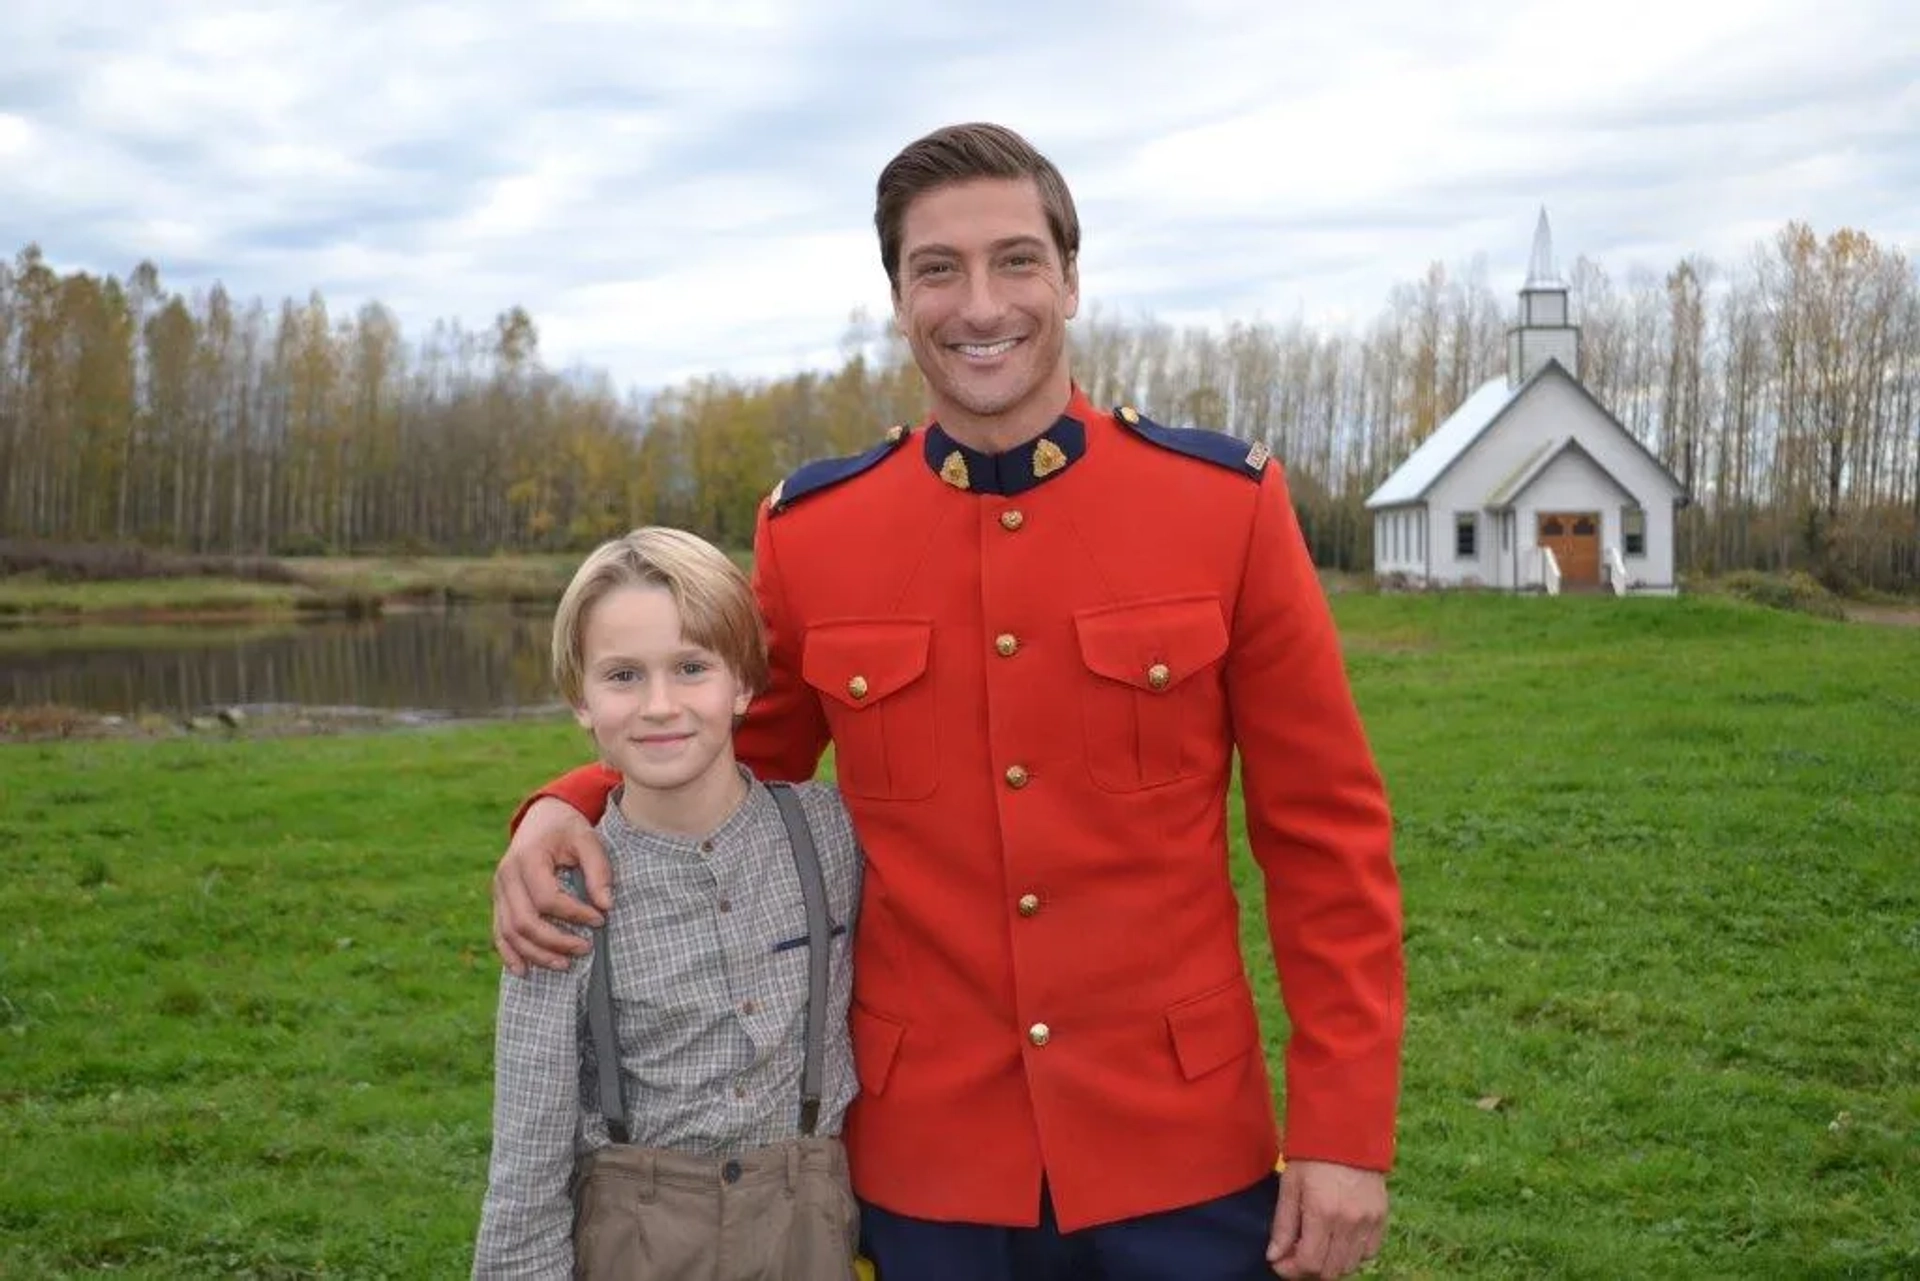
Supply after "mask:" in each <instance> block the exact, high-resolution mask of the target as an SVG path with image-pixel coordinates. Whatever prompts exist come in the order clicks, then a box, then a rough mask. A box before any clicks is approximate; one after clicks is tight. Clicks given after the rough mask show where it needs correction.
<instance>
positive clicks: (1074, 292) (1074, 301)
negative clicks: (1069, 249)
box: [1062, 257, 1080, 320]
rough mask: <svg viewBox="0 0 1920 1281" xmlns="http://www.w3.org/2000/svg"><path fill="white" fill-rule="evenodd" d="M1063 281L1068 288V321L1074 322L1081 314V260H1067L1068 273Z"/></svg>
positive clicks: (1066, 272)
mask: <svg viewBox="0 0 1920 1281" xmlns="http://www.w3.org/2000/svg"><path fill="white" fill-rule="evenodd" d="M1062 279H1063V280H1064V282H1065V284H1066V286H1067V319H1068V320H1072V319H1073V318H1074V317H1075V316H1077V315H1079V314H1080V259H1079V258H1077V257H1075V258H1069V259H1067V267H1066V271H1065V272H1064V273H1063V276H1062Z"/></svg>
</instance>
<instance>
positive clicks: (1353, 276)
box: [0, 0, 1920, 385]
mask: <svg viewBox="0 0 1920 1281" xmlns="http://www.w3.org/2000/svg"><path fill="white" fill-rule="evenodd" d="M959 119H1000V120H1004V121H1006V122H1007V123H1010V124H1013V125H1014V126H1015V127H1017V128H1020V129H1021V130H1023V131H1024V132H1026V133H1027V134H1028V135H1029V136H1030V137H1032V138H1033V139H1034V140H1035V141H1036V142H1037V143H1039V144H1040V145H1041V146H1042V147H1043V148H1044V149H1046V150H1047V151H1048V152H1049V153H1050V154H1051V155H1052V156H1053V157H1054V158H1055V159H1056V160H1057V161H1058V162H1059V163H1060V164H1061V166H1062V168H1063V169H1064V171H1065V172H1066V174H1067V177H1068V179H1069V181H1070V182H1071V183H1072V185H1073V187H1074V191H1075V193H1076V197H1077V199H1078V200H1079V202H1080V205H1081V212H1082V216H1083V220H1084V222H1085V224H1086V233H1087V248H1086V253H1085V257H1084V259H1083V263H1082V269H1083V271H1082V275H1083V281H1082V283H1083V296H1084V298H1085V299H1086V301H1087V302H1088V303H1089V304H1090V305H1093V304H1098V305H1101V306H1103V307H1104V308H1105V309H1107V310H1112V311H1119V312H1124V313H1128V314H1133V313H1138V312H1142V311H1151V312H1154V313H1155V314H1159V315H1162V316H1164V317H1166V318H1168V319H1181V320H1185V319H1196V318H1197V319H1203V320H1204V319H1211V320H1222V319H1227V318H1233V317H1238V318H1243V319H1251V318H1253V317H1254V316H1255V315H1261V316H1264V317H1266V318H1269V319H1274V318H1286V317H1291V316H1293V315H1295V314H1300V315H1304V316H1307V317H1308V318H1309V319H1329V320H1348V319H1355V318H1358V319H1361V320H1364V319H1367V318H1369V317H1371V316H1372V315H1373V314H1374V313H1376V312H1377V310H1378V308H1379V307H1380V305H1381V304H1382V302H1383V301H1384V300H1385V298H1386V296H1387V293H1388V291H1389V289H1390V288H1391V286H1392V285H1393V284H1395V283H1397V282H1401V281H1407V280H1411V279H1413V278H1415V277H1416V276H1418V275H1419V274H1420V272H1422V271H1423V270H1424V269H1425V267H1426V265H1427V264H1428V263H1429V262H1431V261H1434V260H1441V261H1444V262H1448V263H1450V264H1452V263H1462V262H1465V261H1467V260H1469V259H1470V258H1472V257H1473V256H1475V255H1484V256H1485V259H1486V261H1487V266H1488V271H1489V275H1490V278H1491V280H1492V282H1493V284H1494V285H1495V287H1496V288H1497V289H1502V290H1504V289H1506V288H1509V287H1510V286H1511V284H1513V283H1517V280H1518V276H1519V274H1520V272H1521V271H1522V269H1523V267H1524V259H1525V254H1526V249H1527V244H1528V239H1529V236H1530V233H1531V229H1532V224H1533V219H1534V216H1535V213H1536V211H1537V209H1538V207H1539V206H1540V205H1541V204H1543V203H1544V204H1545V205H1546V206H1547V207H1548V208H1549V210H1550V212H1551V214H1552V217H1553V220H1554V227H1555V233H1556V240H1557V244H1558V248H1559V251H1560V256H1561V258H1562V261H1563V262H1568V263H1570V262H1571V260H1572V259H1573V258H1574V257H1576V256H1578V255H1580V254H1588V255H1590V256H1595V257H1598V258H1600V259H1601V260H1602V261H1604V262H1605V263H1606V264H1607V265H1608V266H1609V268H1611V269H1613V270H1615V271H1616V272H1617V273H1618V274H1622V275H1624V274H1625V273H1626V271H1627V270H1628V269H1629V268H1630V267H1631V266H1632V265H1633V262H1634V261H1635V260H1638V261H1642V262H1644V263H1645V264H1646V265H1647V266H1650V267H1652V268H1653V269H1655V270H1664V269H1665V268H1666V267H1667V266H1669V265H1671V262H1672V260H1673V259H1674V258H1677V257H1678V256H1679V255H1680V254H1682V253H1686V252H1689V251H1696V250H1697V251H1701V252H1705V253H1707V254H1709V255H1712V256H1715V257H1719V258H1722V259H1725V260H1728V261H1729V262H1732V261H1735V260H1738V259H1740V258H1742V257H1744V255H1745V254H1746V252H1747V250H1748V249H1749V247H1750V246H1751V245H1752V244H1753V242H1754V241H1755V240H1756V239H1757V238H1759V237H1762V236H1766V235H1770V234H1771V233H1772V232H1773V231H1774V230H1775V229H1777V228H1778V226H1779V225H1780V224H1781V223H1783V222H1784V221H1785V220H1787V219H1788V218H1796V217H1798V218H1806V219H1809V220H1810V221H1812V222H1813V223H1814V225H1815V226H1816V227H1817V228H1819V229H1821V230H1828V229H1832V228H1835V227H1838V226H1842V225H1848V226H1856V227H1860V228H1862V229H1864V230H1866V231H1868V232H1869V233H1871V234H1873V235H1874V236H1876V237H1877V238H1879V239H1882V240H1885V241H1889V242H1892V243H1894V244H1899V245H1903V246H1905V247H1906V248H1908V249H1909V251H1912V252H1920V214H1917V213H1916V212H1915V210H1920V190H1916V188H1920V23H1915V22H1914V21H1913V20H1912V18H1911V17H1910V16H1909V14H1908V5H1907V4H1906V3H1905V2H1904V0H1856V2H1855V3H1851V4H1848V5H1839V6H1828V5H1823V4H1817V3H1816V2H1815V0H1742V3H1739V4H1733V3H1705V2H1695V3H1687V4H1674V3H1672V0H1616V2H1615V3H1614V4H1611V5H1608V6H1605V7H1603V8H1600V9H1593V8H1591V7H1589V9H1587V10H1585V11H1580V10H1576V9H1568V8H1567V7H1566V6H1564V5H1561V4H1547V3H1544V2H1534V3H1518V2H1517V0H1509V3H1503V4H1495V3H1491V0H1462V2H1460V3H1454V4H1448V5H1434V4H1431V3H1426V2H1425V0H1349V2H1347V3H1343V4H1340V5H1337V6H1318V5H1308V4H1305V3H1280V4H1275V3H1263V2H1262V0H1164V2H1161V3H1150V2H1148V0H1131V2H1121V0H1115V2H1113V3H1107V2H1105V0H1057V2H1056V3H1050V4H1037V3H1033V2H1032V0H1023V2H1022V3H1018V4H995V3H991V2H989V3H985V4H975V5H969V6H964V7H957V6H945V5H936V4H932V3H898V2H896V3H887V2H886V0H808V2H807V3H801V0H715V2H714V3H710V4H687V3H684V2H683V0H645V2H643V3H636V2H634V0H618V2H617V3H616V2H615V0H567V2H565V3H558V4H552V5H546V6H540V7H538V8H537V9H530V8H528V7H527V6H525V5H522V4H519V3H511V2H509V0H465V2H463V3H458V4H453V3H440V4H431V3H412V2H394V3H387V2H385V0H340V2H338V3H332V4H325V5H320V4H313V5H294V6H273V7H264V6H257V5H248V4H242V3H239V2H238V0H226V2H217V0H209V2H208V3H203V4H200V5H197V6H194V7H193V8H192V9H191V10H190V11H187V12H183V13H182V14H179V15H176V16H173V17H170V18H169V19H168V20H167V21H165V22H158V21H153V20H151V17H150V16H149V14H148V8H147V6H144V5H140V4H136V3H134V0H109V2H107V3H104V4H102V5H100V6H98V7H96V8H94V9H92V10H91V11H88V10H83V9H82V8H81V7H79V6H69V5H62V4H55V3H53V2H52V0H39V2H37V3H35V2H33V0H24V2H23V3H19V4H12V5H8V6H6V7H5V8H4V9H3V10H0V250H7V251H10V250H11V249H12V248H17V247H18V246H20V245H22V244H24V243H26V242H28V241H30V240H31V241H38V242H39V243H41V244H42V246H43V247H44V248H45V249H46V251H47V253H48V254H49V256H50V258H51V259H52V260H53V261H54V262H55V263H57V264H60V265H63V266H73V267H86V268H90V269H94V270H104V271H113V272H125V271H126V270H128V269H129V268H130V267H131V266H132V265H133V264H134V263H136V262H138V261H139V260H140V259H142V258H152V259H153V260H154V261H156V262H157V263H158V265H159V266H160V268H161V271H162V277H163V280H164V281H169V282H171V283H172V285H173V286H174V287H178V288H204V287H206V286H208V285H210V284H211V283H212V282H213V281H214V280H216V279H218V280H221V281H223V282H224V283H225V284H226V286H227V287H228V289H229V290H230V291H231V292H233V293H234V294H236V295H238V296H239V297H241V298H252V297H256V296H258V297H262V298H264V299H266V300H267V301H268V303H269V305H273V304H276V303H277V302H278V301H279V299H281V298H283V297H293V298H296V299H299V298H304V297H305V296H306V294H307V293H308V291H309V290H310V289H315V288H317V289H319V290H320V291H321V292H322V293H323V294H324V295H325V296H326V297H327V299H328V301H329V303H330V305H331V306H332V307H333V309H334V310H335V311H336V313H344V312H347V311H350V310H351V309H352V308H353V307H355V306H357V305H358V304H359V303H361V302H363V301H366V300H368V299H373V298H377V299H380V300H382V301H385V302H387V303H389V304H390V305H392V306H393V307H394V309H395V310H396V311H397V312H398V313H399V314H400V316H401V318H402V320H403V322H404V323H405V325H406V326H407V330H408V332H409V333H410V334H411V335H413V336H415V337H419V336H421V335H423V334H424V332H425V329H426V327H427V326H428V325H429V324H430V323H431V322H432V321H433V320H434V319H436V318H439V317H449V318H457V319H458V320H460V321H461V323H462V324H464V325H466V326H467V327H469V328H481V327H484V326H486V325H487V324H489V323H490V322H491V321H492V319H493V317H494V316H495V315H497V314H498V313H499V312H500V311H502V310H504V309H505V308H507V307H509V306H512V305H515V304H519V305H523V306H525V307H527V308H528V310H529V311H530V312H531V313H532V314H533V315H534V317H535V319H536V321H537V323H538V324H539V325H540V328H541V332H542V340H543V341H542V346H543V348H544V350H545V351H546V353H547V355H548V358H549V359H550V360H551V361H553V362H554V363H556V364H559V365H568V364H573V363H576V362H587V363H590V364H594V365H598V366H602V367H604V368H606V369H608V370H609V371H610V372H611V373H612V374H613V376H614V378H615V379H616V381H617V382H620V383H622V384H642V385H646V384H657V383H659V382H661V381H663V380H672V379H678V378H682V377H686V376H691V375H694V374H699V373H705V372H732V373H736V374H742V375H749V376H757V375H764V374H774V373H779V372H782V371H784V370H787V369H791V368H794V367H797V366H799V365H801V364H803V363H807V362H812V361H817V360H831V359H833V358H834V355H835V352H836V350H837V346H838V343H839V340H840V337H841V334H842V331H843V329H844V327H845V324H846V320H847V316H848V314H849V312H850V311H852V310H853V309H854V308H856V307H864V308H866V309H867V311H868V312H869V313H871V314H873V315H875V316H877V317H884V316H885V313H886V303H887V299H886V288H885V282H884V278H883V277H882V275H881V272H880V270H879V264H878V260H877V256H876V254H875V251H874V247H873V239H872V232H871V228H870V224H869V219H870V217H871V208H870V201H871V198H872V183H873V179H874V175H875V173H876V172H877V170H878V169H879V167H880V165H881V164H883V163H884V162H885V160H886V159H887V158H888V157H889V156H890V155H891V154H892V152H893V151H894V150H895V149H896V148H897V147H899V146H900V145H901V144H903V143H905V142H906V141H908V140H910V139H911V138H912V137H914V136H915V135H917V134H918V133H920V132H923V131H924V130H926V129H929V128H932V127H934V126H936V125H939V124H942V123H947V122H950V121H953V120H959Z"/></svg>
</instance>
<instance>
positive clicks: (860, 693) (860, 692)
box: [847, 676, 867, 698]
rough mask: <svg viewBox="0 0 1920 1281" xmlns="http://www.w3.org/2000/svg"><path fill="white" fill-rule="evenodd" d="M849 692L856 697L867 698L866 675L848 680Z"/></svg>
mask: <svg viewBox="0 0 1920 1281" xmlns="http://www.w3.org/2000/svg"><path fill="white" fill-rule="evenodd" d="M847 693H849V694H851V695H853V696H854V697H855V698H865V697H866V696H867V678H866V677H864V676H856V677H854V678H853V679H852V680H850V681H848V682H847Z"/></svg>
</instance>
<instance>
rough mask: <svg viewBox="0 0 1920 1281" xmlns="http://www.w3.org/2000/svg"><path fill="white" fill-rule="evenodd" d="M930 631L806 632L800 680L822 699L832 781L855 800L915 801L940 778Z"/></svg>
mask: <svg viewBox="0 0 1920 1281" xmlns="http://www.w3.org/2000/svg"><path fill="white" fill-rule="evenodd" d="M932 647H933V624H932V623H930V622H925V621H918V620H908V619H886V620H874V621H870V622H857V621H849V622H837V623H821V624H817V625H815V626H813V627H811V628H809V629H808V630H807V636H806V641H805V645H804V648H803V650H802V652H801V657H800V674H801V677H802V679H804V680H805V681H806V682H807V684H808V685H811V686H812V687H813V688H814V690H815V691H816V692H817V693H818V694H819V695H820V701H821V705H822V706H823V707H824V708H825V709H826V713H827V729H828V732H829V733H830V734H831V735H832V736H833V759H834V774H835V777H836V779H837V781H838V783H839V785H840V790H841V791H843V792H846V793H847V794H848V795H851V796H862V797H870V798H874V799H878V800H890V801H912V800H919V799H921V798H923V797H926V796H929V795H931V794H932V793H933V790H934V787H935V785H936V784H937V783H938V782H939V778H940V770H939V765H940V757H939V752H938V751H937V737H938V736H937V735H936V733H935V729H934V713H935V707H934V701H933V695H934V690H933V675H932V673H931V672H930V671H929V670H928V658H929V656H930V654H931V651H932Z"/></svg>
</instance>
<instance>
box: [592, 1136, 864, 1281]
mask: <svg viewBox="0 0 1920 1281" xmlns="http://www.w3.org/2000/svg"><path fill="white" fill-rule="evenodd" d="M574 1208H575V1216H574V1226H573V1243H574V1275H575V1276H576V1277H579V1278H584V1279H585V1281H615V1279H618V1281H629V1279H631V1281H642V1279H644V1281H849V1278H851V1277H852V1276H853V1275H854V1271H853V1257H854V1251H855V1249H856V1248H857V1246H858V1244H859V1236H860V1229H859V1222H860V1212H859V1207H858V1204H857V1203H856V1202H855V1201H854V1199H853V1188H852V1185H851V1184H850V1183H849V1182H848V1181H847V1154H846V1149H845V1148H844V1147H842V1146H841V1144H840V1141H839V1140H838V1139H830V1138H799V1139H793V1140H790V1141H788V1142H785V1143H779V1144H775V1145H774V1146H772V1147H766V1148H759V1149H756V1150H755V1151H753V1152H750V1153H747V1154H746V1155H744V1156H741V1157H737V1158H732V1159H721V1158H718V1157H702V1156H689V1155H687V1154H685V1153H681V1152H668V1151H662V1150H660V1149H657V1148H638V1147H627V1146H621V1145H617V1144H616V1145H615V1146H613V1147H609V1148H602V1149H601V1150H599V1151H598V1152H596V1153H594V1154H593V1155H592V1156H591V1157H589V1158H588V1159H587V1162H586V1164H585V1166H584V1167H583V1169H582V1170H581V1173H580V1175H579V1177H578V1178H577V1179H576V1181H575V1185H574Z"/></svg>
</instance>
